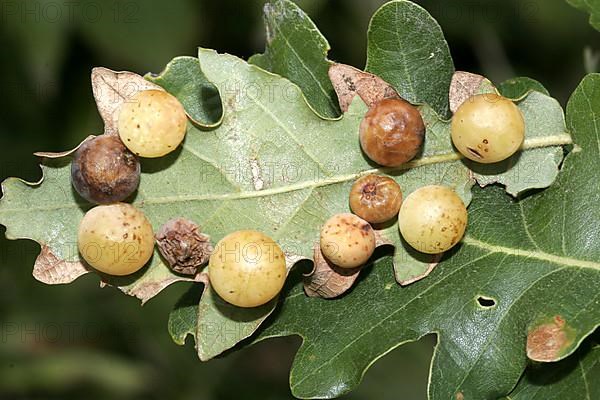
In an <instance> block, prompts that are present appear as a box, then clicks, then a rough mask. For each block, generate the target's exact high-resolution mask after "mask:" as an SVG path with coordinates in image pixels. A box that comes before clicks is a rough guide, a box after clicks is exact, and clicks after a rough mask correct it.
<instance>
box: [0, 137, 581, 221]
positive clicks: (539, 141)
mask: <svg viewBox="0 0 600 400" xmlns="http://www.w3.org/2000/svg"><path fill="white" fill-rule="evenodd" d="M571 143H572V138H571V136H570V135H569V134H568V133H559V134H555V135H550V136H544V137H535V138H531V139H527V140H525V143H524V144H523V146H522V149H523V150H531V149H536V148H543V147H552V146H562V145H567V144H571ZM186 150H188V149H187V147H186ZM190 153H192V152H190ZM192 154H193V153H192ZM462 158H463V157H462V156H461V155H460V154H459V153H455V152H452V153H441V154H437V155H432V156H427V157H423V158H420V159H418V160H414V161H411V162H408V163H406V164H404V165H401V166H400V167H381V168H372V169H368V170H364V171H360V172H357V173H354V174H345V175H338V176H332V177H330V178H327V179H322V180H308V181H304V182H299V183H297V184H294V185H287V186H280V187H275V188H271V189H265V190H259V191H240V192H238V191H236V192H231V193H223V194H207V195H187V196H165V197H156V198H153V199H143V200H140V201H137V202H135V204H153V205H156V204H173V203H182V202H192V201H211V200H215V201H216V200H223V201H226V200H242V199H249V198H258V197H267V196H273V195H278V194H283V193H291V192H295V191H300V190H304V189H315V188H318V187H324V186H329V185H335V184H338V183H343V182H349V181H353V180H356V179H357V178H359V177H360V176H363V175H367V174H373V173H384V174H392V173H394V172H400V171H404V170H408V169H413V168H419V167H423V166H426V165H431V164H443V163H449V162H454V161H458V160H460V159H462ZM9 179H10V178H9ZM7 182H10V180H7ZM5 183H6V182H5ZM30 185H34V186H38V185H39V184H30ZM80 206H81V204H78V203H69V204H61V205H55V206H47V207H28V208H16V209H15V208H11V209H2V208H0V215H2V214H7V213H15V212H23V211H27V212H33V211H55V210H63V209H69V208H79V207H80Z"/></svg>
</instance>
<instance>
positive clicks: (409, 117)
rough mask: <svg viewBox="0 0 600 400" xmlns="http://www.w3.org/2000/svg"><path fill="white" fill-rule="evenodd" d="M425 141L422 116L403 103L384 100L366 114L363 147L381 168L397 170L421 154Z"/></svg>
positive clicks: (361, 143)
mask: <svg viewBox="0 0 600 400" xmlns="http://www.w3.org/2000/svg"><path fill="white" fill-rule="evenodd" d="M424 138H425V124H424V122H423V118H422V117H421V113H420V112H419V110H417V108H416V107H414V106H413V105H412V104H410V103H409V102H407V101H405V100H402V99H384V100H381V101H380V102H378V103H376V104H375V105H374V106H373V107H371V108H370V109H369V111H368V112H367V113H366V114H365V117H364V119H363V120H362V122H361V124H360V145H361V147H362V149H363V151H364V152H365V153H366V155H367V156H368V157H369V158H370V159H371V160H373V161H374V162H376V163H377V164H379V165H383V166H385V167H398V166H400V165H402V164H404V163H406V162H408V161H410V160H412V159H413V158H415V156H416V155H417V154H418V153H419V150H420V149H421V146H422V145H423V140H424Z"/></svg>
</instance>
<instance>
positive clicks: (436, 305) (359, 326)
mask: <svg viewBox="0 0 600 400" xmlns="http://www.w3.org/2000/svg"><path fill="white" fill-rule="evenodd" d="M598 104H600V75H598V74H596V75H590V76H588V77H586V79H584V81H583V82H582V83H581V85H580V86H579V87H578V89H577V90H576V91H575V93H574V94H573V96H572V98H571V100H570V101H569V105H568V111H567V115H568V126H569V128H570V129H571V131H572V132H573V134H574V140H575V142H576V148H575V150H574V151H573V152H571V153H570V154H569V155H568V156H567V159H566V160H565V162H564V166H563V172H562V173H561V174H560V175H559V177H558V179H557V181H556V183H555V184H554V185H553V186H552V187H551V188H549V189H547V190H545V191H543V192H541V193H539V194H537V195H533V196H529V197H527V198H525V199H523V200H521V201H517V200H514V199H512V198H510V197H508V196H505V195H502V193H501V190H500V189H499V188H489V189H485V190H482V189H477V190H475V196H474V200H473V203H472V204H471V207H470V223H469V227H468V231H467V236H466V237H465V239H464V240H463V244H462V245H461V246H460V247H459V248H457V249H456V250H455V251H453V252H452V254H447V255H446V259H445V261H444V262H442V263H441V264H440V266H439V267H438V268H437V269H436V270H435V271H434V273H432V274H431V275H430V277H429V278H428V279H425V280H422V281H420V282H417V283H415V284H414V285H411V286H409V287H405V288H400V287H398V286H397V285H395V283H394V281H393V279H391V277H390V276H389V273H388V271H389V269H390V268H391V260H390V258H387V257H386V258H383V259H379V260H378V261H376V262H375V263H374V264H373V265H372V267H370V268H369V270H368V272H367V274H366V276H365V277H364V279H363V280H361V281H360V282H359V283H358V285H357V286H356V287H355V288H354V289H353V290H352V291H351V292H350V293H348V294H347V295H346V296H344V297H342V298H340V299H338V300H336V301H325V300H316V299H309V298H307V297H306V296H304V294H303V292H302V287H301V286H300V285H298V284H294V282H293V281H290V285H291V288H290V289H289V290H290V291H289V294H288V295H287V297H286V298H285V300H284V301H283V302H282V304H281V308H280V310H279V312H278V314H277V318H274V319H272V320H269V322H268V324H266V326H264V329H263V330H262V331H261V332H260V334H259V336H258V337H257V338H256V341H261V340H264V339H267V338H270V337H278V336H289V335H298V336H300V337H301V338H302V339H303V343H302V345H301V347H300V349H299V351H298V354H297V355H296V358H295V360H294V364H293V367H292V371H291V376H290V384H291V388H292V392H293V394H294V395H295V396H297V397H300V398H332V397H336V396H339V395H341V394H344V393H347V392H348V391H350V390H351V389H352V388H353V387H355V386H356V385H357V384H358V383H359V382H360V380H361V379H362V376H363V375H364V373H365V371H366V370H367V369H368V368H369V366H370V365H372V363H374V362H375V361H376V360H377V359H378V358H380V357H382V356H383V355H385V354H386V353H388V352H389V351H391V350H392V349H394V348H396V347H398V346H400V345H402V344H403V343H406V342H409V341H415V340H418V339H419V338H421V337H423V336H425V335H427V334H429V333H437V334H438V345H437V347H436V351H435V356H434V359H433V364H432V368H431V377H430V385H429V398H430V399H431V400H437V399H444V400H448V399H497V398H499V397H502V396H506V395H507V394H509V393H510V392H511V391H512V390H513V388H514V387H515V386H516V385H517V383H518V381H519V379H520V377H521V375H522V373H523V371H524V369H525V367H526V365H527V363H528V361H527V358H528V356H529V358H532V359H534V360H537V361H558V360H562V359H565V358H567V357H568V356H569V355H571V354H572V353H573V352H574V351H575V350H576V349H577V348H578V346H579V344H580V343H581V342H582V341H583V340H584V339H585V338H586V337H587V336H589V335H590V334H591V333H592V332H593V331H594V330H595V329H596V328H597V327H598V325H599V321H600V292H599V291H598V287H599V285H600V242H599V241H598V240H597V238H598V237H599V235H600V209H599V208H598V207H597V204H598V200H599V199H600V187H599V186H598V185H596V184H595V183H594V182H595V177H596V175H597V174H598V173H599V172H600V170H599V168H600V167H599V166H598V159H600V146H598V143H599V142H600V109H599V108H598ZM340 310H349V312H343V313H340ZM549 328H550V329H549ZM592 364H593V362H592ZM584 368H587V369H589V368H590V366H589V365H587V366H584ZM523 398H527V399H529V398H530V397H523ZM561 398H570V399H571V398H572V399H579V397H569V396H566V395H565V397H561ZM581 399H582V400H583V399H585V397H581Z"/></svg>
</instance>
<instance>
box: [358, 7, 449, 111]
mask: <svg viewBox="0 0 600 400" xmlns="http://www.w3.org/2000/svg"><path fill="white" fill-rule="evenodd" d="M365 70H366V71H367V72H371V73H373V74H375V75H377V76H379V77H381V78H382V79H383V80H385V81H386V82H388V83H389V84H391V85H392V86H393V87H394V88H396V90H397V91H398V93H399V94H400V96H402V97H403V98H405V99H406V100H408V101H410V102H411V103H413V104H429V105H430V106H431V107H432V108H433V109H434V110H435V111H436V112H437V113H438V114H439V115H441V116H443V117H446V116H448V115H449V114H448V113H449V105H448V90H449V89H450V82H451V80H452V75H453V73H454V62H453V61H452V57H451V56H450V49H449V48H448V43H446V39H445V38H444V34H443V32H442V29H441V28H440V26H439V25H438V23H437V21H436V20H435V19H434V18H433V17H432V16H431V15H430V14H429V13H428V12H427V11H426V10H425V9H424V8H422V7H421V6H419V5H417V4H415V3H413V2H410V1H407V0H397V1H391V2H389V3H386V4H384V5H383V6H382V7H381V8H380V9H379V10H378V11H377V12H376V13H375V14H374V15H373V18H372V19H371V24H370V25H369V32H368V47H367V67H366V69H365Z"/></svg>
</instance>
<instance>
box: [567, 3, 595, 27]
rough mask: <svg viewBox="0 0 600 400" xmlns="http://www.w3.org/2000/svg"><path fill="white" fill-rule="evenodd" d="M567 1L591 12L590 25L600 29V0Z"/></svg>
mask: <svg viewBox="0 0 600 400" xmlns="http://www.w3.org/2000/svg"><path fill="white" fill-rule="evenodd" d="M567 3H569V4H570V5H572V6H573V7H575V8H577V9H579V10H581V11H584V12H587V13H588V14H590V25H592V26H593V27H594V28H596V29H597V30H599V31H600V0H567Z"/></svg>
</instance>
